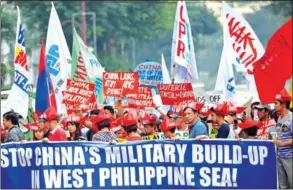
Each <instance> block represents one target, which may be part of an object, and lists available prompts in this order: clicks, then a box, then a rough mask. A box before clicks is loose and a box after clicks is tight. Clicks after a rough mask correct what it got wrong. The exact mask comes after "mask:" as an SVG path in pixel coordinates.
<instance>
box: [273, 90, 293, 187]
mask: <svg viewBox="0 0 293 190" xmlns="http://www.w3.org/2000/svg"><path fill="white" fill-rule="evenodd" d="M291 99H292V98H291V96H290V95H289V94H288V92H287V91H286V90H285V89H284V90H282V91H281V92H280V93H278V94H277V95H276V98H275V109H276V111H277V112H280V117H279V119H278V122H277V128H278V130H279V131H278V132H279V133H278V134H279V135H278V140H275V141H274V143H275V144H276V145H277V147H278V148H277V150H278V158H277V160H278V161H277V162H278V178H279V186H280V188H281V189H293V180H292V179H293V175H292V168H293V164H292V159H293V142H292V137H293V127H292V112H290V111H289V106H290V102H291Z"/></svg>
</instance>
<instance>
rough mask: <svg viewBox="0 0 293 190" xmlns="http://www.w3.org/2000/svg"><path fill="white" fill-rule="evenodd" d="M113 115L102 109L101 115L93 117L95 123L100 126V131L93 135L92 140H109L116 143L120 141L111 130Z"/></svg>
mask: <svg viewBox="0 0 293 190" xmlns="http://www.w3.org/2000/svg"><path fill="white" fill-rule="evenodd" d="M110 117H111V115H110V114H109V113H108V112H106V111H105V110H104V109H102V110H101V111H100V113H99V115H97V116H95V117H93V118H92V120H91V121H92V123H93V125H96V126H97V128H98V132H97V133H95V134H94V135H93V138H92V141H100V142H109V143H116V142H118V140H117V136H116V135H115V133H113V132H112V131H110V127H111V121H110Z"/></svg>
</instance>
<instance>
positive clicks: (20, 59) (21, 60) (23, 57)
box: [14, 50, 28, 71]
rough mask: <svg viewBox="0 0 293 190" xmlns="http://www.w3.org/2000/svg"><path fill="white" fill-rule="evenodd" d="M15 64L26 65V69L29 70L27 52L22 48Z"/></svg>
mask: <svg viewBox="0 0 293 190" xmlns="http://www.w3.org/2000/svg"><path fill="white" fill-rule="evenodd" d="M14 63H15V64H19V65H20V66H21V67H24V69H25V70H26V71H28V67H27V64H26V63H27V59H26V54H25V53H24V51H23V50H21V52H19V54H18V55H17V56H16V58H15V61H14Z"/></svg>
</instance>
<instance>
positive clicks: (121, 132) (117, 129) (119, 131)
mask: <svg viewBox="0 0 293 190" xmlns="http://www.w3.org/2000/svg"><path fill="white" fill-rule="evenodd" d="M121 125H122V117H119V118H117V119H116V120H115V121H112V122H111V128H110V130H111V131H112V132H113V133H115V135H116V136H117V140H118V142H126V141H127V140H126V137H127V133H126V131H125V129H124V127H122V126H121Z"/></svg>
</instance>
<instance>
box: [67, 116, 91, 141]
mask: <svg viewBox="0 0 293 190" xmlns="http://www.w3.org/2000/svg"><path fill="white" fill-rule="evenodd" d="M65 127H66V128H67V129H68V132H69V134H70V136H69V137H68V138H67V140H68V141H78V140H86V138H85V137H83V136H82V133H81V129H80V117H78V116H68V117H67V118H66V119H65Z"/></svg>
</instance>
